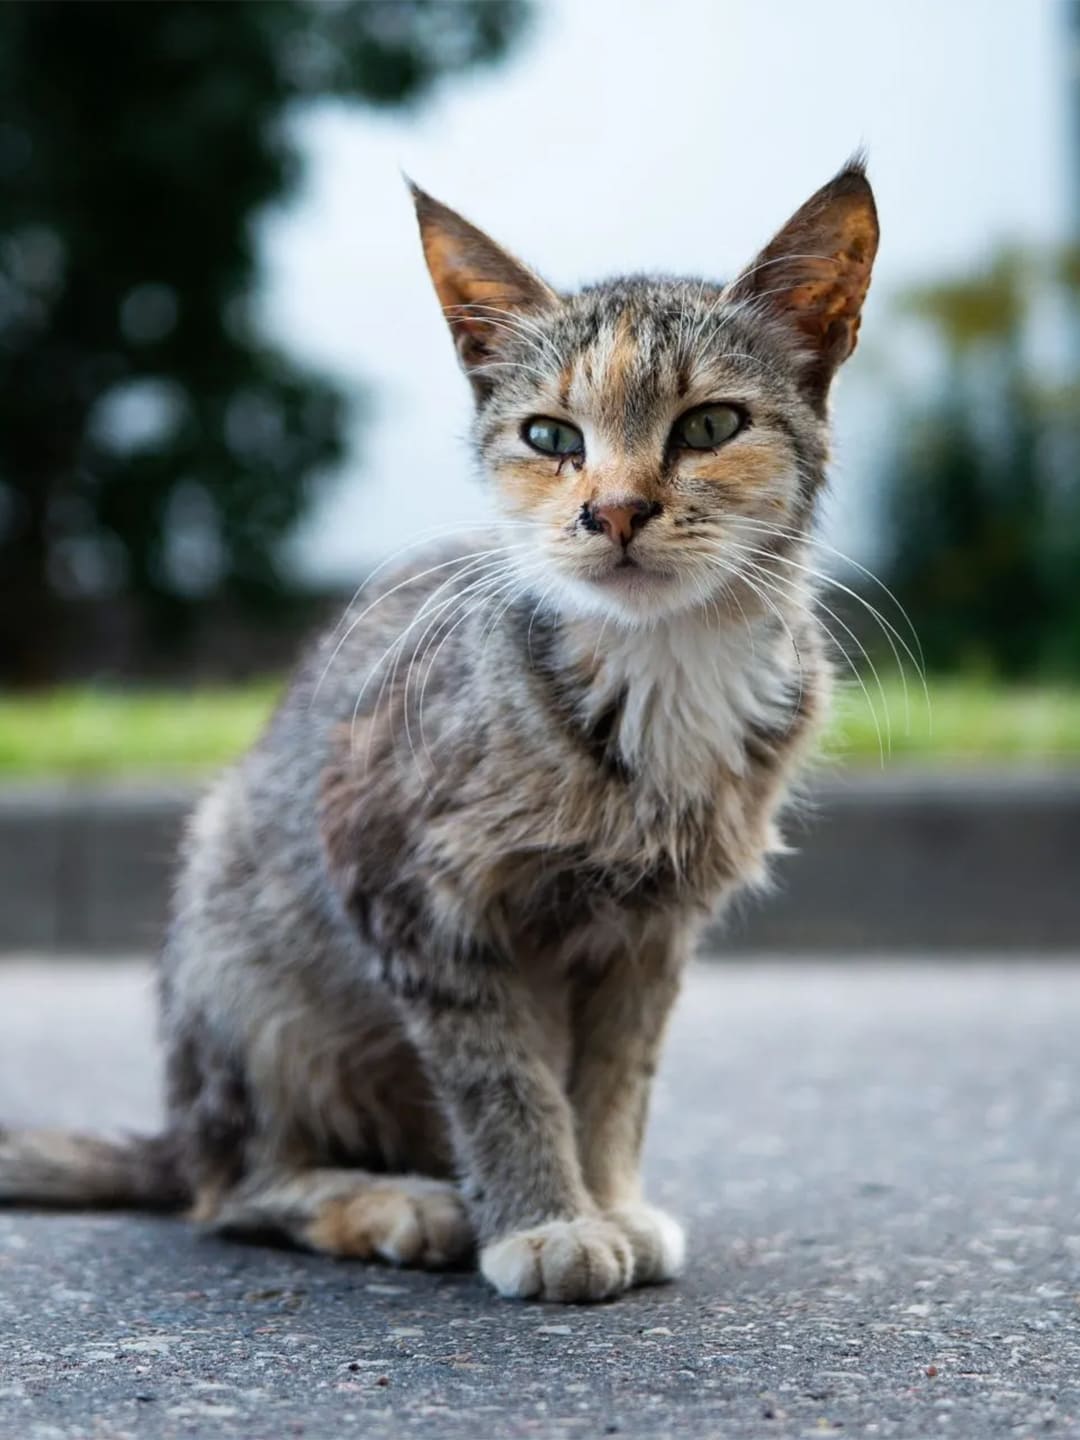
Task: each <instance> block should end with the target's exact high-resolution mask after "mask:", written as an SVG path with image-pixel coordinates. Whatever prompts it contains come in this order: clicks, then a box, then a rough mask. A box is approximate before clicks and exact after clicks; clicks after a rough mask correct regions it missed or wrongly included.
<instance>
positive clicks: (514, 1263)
mask: <svg viewBox="0 0 1080 1440" xmlns="http://www.w3.org/2000/svg"><path fill="white" fill-rule="evenodd" d="M480 1270H481V1273H482V1274H483V1276H484V1278H485V1279H486V1280H489V1281H490V1282H491V1284H492V1285H494V1287H495V1289H496V1290H497V1291H498V1292H499V1294H500V1295H505V1296H507V1297H508V1298H511V1299H516V1300H559V1301H562V1302H563V1303H564V1304H570V1305H574V1304H587V1303H589V1302H590V1301H596V1300H610V1299H611V1297H612V1296H613V1295H619V1294H621V1293H622V1292H623V1291H624V1290H626V1289H627V1288H628V1287H629V1286H630V1285H631V1284H632V1283H633V1278H634V1256H633V1251H632V1249H631V1244H630V1240H629V1238H628V1232H627V1231H626V1230H625V1229H624V1228H623V1227H622V1226H620V1225H616V1224H614V1223H612V1221H610V1220H607V1219H602V1218H599V1217H597V1218H591V1217H582V1218H580V1219H577V1220H549V1221H548V1222H547V1223H546V1224H544V1225H537V1226H535V1227H534V1228H533V1229H532V1230H519V1231H517V1233H516V1234H513V1235H507V1236H504V1237H503V1239H501V1240H493V1241H492V1242H491V1244H490V1245H486V1246H485V1247H484V1249H483V1250H482V1251H481V1252H480Z"/></svg>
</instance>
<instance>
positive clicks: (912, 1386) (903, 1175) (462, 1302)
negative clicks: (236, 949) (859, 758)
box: [0, 958, 1080, 1440]
mask: <svg viewBox="0 0 1080 1440" xmlns="http://www.w3.org/2000/svg"><path fill="white" fill-rule="evenodd" d="M151 1010H152V1005H151V985H150V979H149V972H148V970H147V969H146V968H144V967H143V966H141V965H138V964H136V963H134V962H116V963H103V962H97V961H88V960H87V961H79V962H75V961H72V962H69V963H66V964H65V963H60V962H49V963H44V962H33V961H29V960H26V961H22V960H16V959H10V958H9V959H6V960H3V961H0V1116H2V1117H3V1118H4V1119H5V1120H7V1121H10V1122H13V1123H15V1122H22V1123H33V1122H37V1123H41V1122H61V1121H62V1122H64V1123H69V1124H70V1123H80V1122H82V1123H89V1122H93V1123H96V1124H98V1125H101V1124H103V1123H108V1124H109V1125H110V1126H112V1127H114V1128H115V1127H119V1126H124V1125H140V1124H152V1123H153V1120H154V1118H155V1115H156V1113H157V1105H158V1097H157V1089H156V1080H155V1074H156V1072H155V1068H154V1054H153V1049H152V1044H151V1031H152V1021H151V1019H150V1016H151ZM1078 1040H1080V967H1073V966H1070V965H1069V964H1068V963H1061V964H1056V965H1051V964H1045V963H1037V962H1031V963H1028V962H1025V961H1024V960H1023V959H1021V958H1017V960H1015V961H1014V962H1012V963H1000V962H998V963H986V964H981V963H974V962H968V961H966V962H963V963H957V964H944V963H942V964H933V963H931V962H930V961H926V962H922V963H911V962H907V961H903V962H901V961H897V962H894V963H890V964H877V965H875V964H870V963H866V964H861V965H860V964H856V963H845V964H842V965H837V964H828V963H821V962H819V961H815V960H811V959H807V960H805V961H804V962H799V963H793V962H791V961H785V962H783V963H779V962H777V963H771V962H764V961H755V962H754V963H752V964H751V963H744V962H740V961H738V960H735V961H730V962H726V963H724V964H718V965H712V966H709V967H705V966H703V967H701V968H699V969H698V970H697V971H696V972H695V974H694V976H693V978H692V980H691V982H690V984H689V986H688V989H687V992H686V994H685V996H684V998H683V1001H682V1004H681V1006H680V1009H679V1012H678V1015H677V1017H676V1021H675V1023H674V1025H673V1028H672V1033H671V1037H670V1043H669V1047H668V1053H667V1060H666V1063H665V1067H664V1070H663V1073H662V1076H661V1081H660V1084H659V1093H658V1095H657V1101H656V1105H655V1108H654V1115H653V1122H652V1127H651V1131H650V1137H649V1149H648V1173H649V1177H650V1187H651V1192H652V1195H653V1197H654V1198H655V1199H656V1200H657V1201H659V1202H660V1203H662V1204H665V1205H667V1206H668V1207H669V1208H670V1209H672V1210H673V1211H675V1212H677V1213H679V1214H681V1215H682V1216H683V1217H684V1218H685V1219H686V1220H687V1221H688V1222H689V1226H690V1230H691V1260H690V1265H689V1269H688V1272H687V1274H686V1276H685V1277H684V1278H683V1279H682V1280H681V1281H680V1282H679V1283H677V1284H675V1285H673V1286H669V1287H666V1288H664V1289H655V1290H647V1291H640V1292H636V1293H635V1294H633V1295H631V1296H629V1297H627V1298H624V1299H622V1300H620V1301H618V1302H617V1303H615V1304H612V1305H607V1306H602V1307H597V1308H581V1309H578V1308H557V1307H538V1306H530V1305H520V1304H519V1305H513V1304H508V1303H507V1302H504V1301H499V1300H496V1299H495V1298H493V1297H492V1296H491V1295H490V1294H488V1293H487V1291H486V1290H485V1289H484V1288H483V1286H482V1285H481V1284H480V1283H479V1281H478V1280H477V1279H476V1278H475V1277H474V1276H473V1275H469V1274H453V1275H437V1276H435V1275H427V1274H418V1273H410V1272H403V1271H393V1270H390V1269H380V1268H375V1267H370V1266H364V1265H359V1264H336V1263H334V1262H332V1261H329V1260H325V1259H321V1258H318V1257H315V1256H308V1255H302V1254H298V1253H295V1252H289V1251H285V1250H274V1249H268V1248H256V1247H247V1246H240V1245H237V1244H228V1243H225V1242H223V1241H219V1240H214V1239H208V1238H205V1237H202V1236H199V1235H197V1234H196V1233H194V1232H193V1231H192V1230H191V1229H189V1228H188V1227H186V1226H185V1225H183V1224H180V1223H178V1222H176V1221H170V1220H157V1219H150V1218H140V1217H132V1216H127V1215H99V1216H56V1215H32V1214H26V1213H21V1212H16V1211H12V1210H8V1211H0V1437H3V1440H84V1437H85V1440H127V1437H133V1440H135V1437H137V1440H157V1437H162V1440H165V1437H185V1440H187V1437H197V1440H224V1437H247V1440H292V1437H303V1440H343V1437H344V1440H347V1437H349V1436H351V1435H356V1436H357V1437H361V1436H362V1437H364V1440H384V1437H399V1436H420V1437H437V1440H442V1437H447V1440H453V1437H460V1436H468V1437H470V1440H498V1437H504V1436H505V1437H519V1436H520V1437H544V1440H547V1437H551V1440H554V1437H568V1440H569V1437H588V1440H592V1437H600V1436H622V1437H642V1440H644V1437H650V1440H663V1437H666V1436H695V1437H713V1436H715V1437H723V1440H762V1437H778V1440H780V1437H784V1440H787V1437H803V1436H814V1437H820V1436H822V1435H825V1434H836V1435H843V1434H847V1435H860V1436H862V1435H867V1436H870V1435H874V1436H898V1437H908V1440H923V1437H929V1436H950V1437H965V1440H967V1437H970V1440H990V1437H995V1436H999V1435H1000V1436H1014V1437H1020V1440H1027V1437H1031V1440H1034V1437H1047V1436H1050V1437H1054V1436H1066V1437H1067V1436H1080V1103H1078V1102H1080V1044H1078Z"/></svg>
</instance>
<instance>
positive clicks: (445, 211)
mask: <svg viewBox="0 0 1080 1440" xmlns="http://www.w3.org/2000/svg"><path fill="white" fill-rule="evenodd" d="M409 188H410V189H411V191H412V196H413V201H414V203H415V205H416V218H417V220H418V221H419V223H420V239H421V241H422V243H423V246H424V258H425V259H426V260H427V267H428V270H429V271H430V273H431V279H432V281H433V283H434V285H435V292H436V294H437V295H438V297H439V302H440V304H441V305H442V308H443V314H444V315H445V316H446V321H447V324H448V325H449V326H450V332H451V334H452V335H453V337H454V344H455V345H456V347H457V352H458V359H459V360H460V362H461V366H462V369H463V370H464V371H465V373H466V375H468V377H469V379H470V380H471V381H472V383H473V386H474V387H475V388H476V389H477V390H479V391H481V392H483V391H484V390H486V389H489V388H490V385H489V384H487V383H485V380H484V376H483V370H482V366H483V364H484V362H485V361H486V360H489V359H490V358H491V356H492V355H493V354H494V353H495V352H496V351H497V350H498V348H499V343H500V341H501V340H502V339H503V338H504V337H507V336H508V335H509V334H510V327H511V325H512V324H513V321H514V317H515V316H516V315H518V314H521V313H526V312H529V311H533V312H535V311H537V310H547V309H550V308H552V307H553V306H555V305H558V304H559V296H558V295H557V294H556V293H555V291H554V290H552V289H551V287H550V286H549V285H547V284H546V283H545V282H544V281H543V280H541V279H540V277H539V275H535V274H534V273H533V272H532V271H531V270H530V269H529V268H528V267H527V266H525V265H523V264H522V263H521V261H520V260H515V258H514V257H513V255H511V254H509V252H508V251H506V250H504V249H503V248H502V246H501V245H496V243H495V241H494V240H492V239H490V238H489V237H488V236H487V235H485V234H484V232H483V231H482V230H478V229H477V228H476V226H475V225H470V224H469V222H468V220H465V219H463V218H462V217H461V216H460V215H459V214H458V213H457V212H456V211H455V210H451V209H450V207H449V206H448V205H442V204H440V203H439V201H438V200H433V199H432V197H431V196H430V195H426V194H425V193H424V191H423V190H421V189H420V188H419V186H417V185H414V184H413V183H412V181H410V182H409Z"/></svg>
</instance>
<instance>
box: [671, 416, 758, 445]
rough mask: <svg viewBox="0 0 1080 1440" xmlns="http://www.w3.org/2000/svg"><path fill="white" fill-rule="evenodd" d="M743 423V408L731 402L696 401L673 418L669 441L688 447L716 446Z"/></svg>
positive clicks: (727, 438)
mask: <svg viewBox="0 0 1080 1440" xmlns="http://www.w3.org/2000/svg"><path fill="white" fill-rule="evenodd" d="M743 424H744V416H743V412H742V411H741V410H739V409H737V407H736V406H734V405H699V406H698V408H697V409H696V410H690V411H688V412H687V413H686V414H685V415H683V416H682V417H681V418H680V419H679V420H676V422H675V428H674V429H673V430H672V432H671V443H672V444H673V445H677V446H682V447H683V448H685V449H687V450H715V449H716V447H717V446H718V445H723V443H724V441H725V440H730V439H731V438H732V436H733V435H737V434H738V433H739V431H740V430H741V429H742V427H743Z"/></svg>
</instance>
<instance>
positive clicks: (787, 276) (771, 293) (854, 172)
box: [725, 155, 878, 408]
mask: <svg viewBox="0 0 1080 1440" xmlns="http://www.w3.org/2000/svg"><path fill="white" fill-rule="evenodd" d="M877 246H878V221H877V211H876V209H875V207H874V194H873V191H872V190H871V189H870V182H869V181H868V180H867V178H866V168H865V161H864V160H863V157H862V156H861V155H856V156H854V157H853V158H852V159H851V160H850V161H849V162H848V164H847V165H846V166H845V167H844V169H843V170H841V171H840V173H839V175H837V176H836V177H835V178H834V179H832V180H830V181H829V183H828V184H827V185H823V186H822V188H821V189H820V190H819V191H818V192H817V194H816V195H812V196H811V197H810V199H809V200H808V201H807V202H806V204H805V205H804V206H803V207H802V209H801V210H798V211H796V213H795V214H794V215H793V216H792V217H791V219H790V220H789V221H788V222H787V224H786V225H785V226H784V227H783V229H782V230H781V231H780V232H779V234H778V235H776V236H774V238H773V239H772V240H771V241H770V242H769V244H768V245H767V246H766V247H765V249H764V250H763V251H762V252H761V254H760V255H759V256H758V257H757V259H756V260H755V261H754V263H753V264H752V265H751V266H750V268H749V269H748V270H745V271H744V272H743V273H742V275H740V276H739V278H738V279H737V280H735V281H734V282H733V284H731V285H729V286H728V288H727V290H726V291H725V297H726V298H727V299H729V300H734V301H738V302H742V303H745V304H752V305H755V306H757V307H758V308H759V310H760V313H762V314H771V315H773V316H775V317H776V318H777V319H779V320H782V321H784V323H786V324H788V325H790V326H791V327H792V328H793V330H794V331H795V333H796V334H797V335H798V337H799V339H800V341H801V343H802V347H803V350H804V355H805V360H806V368H805V371H804V377H803V380H804V386H805V388H806V390H807V391H808V393H809V396H810V399H811V400H812V401H813V403H814V404H815V405H817V406H819V407H820V408H824V405H825V398H826V395H827V393H828V389H829V383H830V381H831V380H832V377H833V374H834V373H835V371H836V369H837V368H838V366H840V365H841V364H843V362H844V361H845V360H846V359H847V357H848V356H849V355H850V354H851V352H852V350H854V348H855V341H856V339H857V338H858V334H859V320H860V317H861V314H862V306H863V301H864V300H865V299H866V291H867V289H868V287H869V285H870V271H871V269H872V268H873V264H874V256H875V255H876V253H877Z"/></svg>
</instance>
